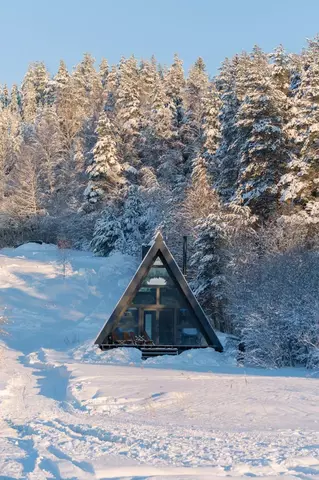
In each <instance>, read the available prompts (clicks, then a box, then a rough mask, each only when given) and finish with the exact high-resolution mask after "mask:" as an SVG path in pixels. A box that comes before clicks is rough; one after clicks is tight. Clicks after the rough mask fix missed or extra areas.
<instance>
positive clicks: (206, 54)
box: [0, 0, 319, 85]
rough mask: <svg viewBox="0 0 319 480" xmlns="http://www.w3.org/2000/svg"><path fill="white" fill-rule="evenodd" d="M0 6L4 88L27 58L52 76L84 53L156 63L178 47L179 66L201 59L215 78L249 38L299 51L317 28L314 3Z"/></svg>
mask: <svg viewBox="0 0 319 480" xmlns="http://www.w3.org/2000/svg"><path fill="white" fill-rule="evenodd" d="M0 8H1V10H0V14H1V20H2V21H1V28H0V42H1V45H2V58H1V62H0V83H4V82H7V83H8V84H9V85H11V84H12V83H14V82H17V83H19V82H21V80H22V78H23V75H24V73H25V71H26V69H27V67H28V64H29V63H31V62H33V61H37V60H39V61H40V60H42V61H44V62H45V63H46V65H47V66H48V68H49V70H50V72H51V73H54V72H55V71H56V69H57V66H58V63H59V60H60V58H63V59H64V60H65V61H66V63H67V65H68V67H69V68H70V69H71V68H72V67H73V66H74V65H75V64H76V63H78V62H79V61H80V60H81V57H82V54H83V53H84V52H90V53H92V54H93V55H94V57H95V58H96V59H97V61H98V62H99V61H100V59H101V57H102V56H105V57H106V58H107V59H108V60H109V62H110V63H117V62H118V61H119V59H120V57H121V56H129V55H131V54H134V55H135V56H136V57H138V58H148V57H150V56H151V55H152V54H154V55H155V56H156V58H157V59H158V60H159V61H160V62H161V63H163V64H169V63H170V62H171V60H172V57H173V54H174V52H177V53H178V54H179V55H180V56H181V57H182V59H183V60H184V65H185V69H186V70H187V69H188V68H189V66H190V65H191V64H192V63H193V62H194V61H195V60H196V58H197V57H198V56H202V57H203V58H204V60H205V62H206V65H207V69H208V71H209V73H210V74H211V75H214V74H215V73H216V72H217V69H218V67H219V66H220V63H221V62H222V60H223V59H224V58H225V57H226V56H229V57H230V56H232V55H234V54H235V53H237V52H240V51H242V50H251V48H252V47H253V45H254V44H255V43H257V44H259V45H260V46H261V47H262V48H264V49H265V50H267V51H270V50H272V49H273V48H274V47H275V46H276V45H278V44H280V43H283V44H284V46H285V47H286V49H287V50H288V51H294V52H298V51H300V50H301V49H302V48H303V47H304V46H305V45H306V38H307V37H308V38H309V37H310V38H311V37H313V36H315V35H316V34H317V33H318V31H319V22H318V20H319V0H303V1H301V0H157V1H155V0H85V1H83V0H64V1H63V0H52V1H49V0H14V1H11V2H10V1H8V0H0Z"/></svg>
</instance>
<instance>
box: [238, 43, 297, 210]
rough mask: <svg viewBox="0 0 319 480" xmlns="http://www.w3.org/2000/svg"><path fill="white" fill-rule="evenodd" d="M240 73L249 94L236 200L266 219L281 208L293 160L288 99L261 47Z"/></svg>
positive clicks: (243, 108)
mask: <svg viewBox="0 0 319 480" xmlns="http://www.w3.org/2000/svg"><path fill="white" fill-rule="evenodd" d="M247 71H248V72H249V74H248V75H247ZM240 74H241V76H242V78H240V79H239V81H240V84H241V88H242V89H243V90H244V91H245V94H244V98H243V101H242V103H241V105H240V107H239V110H238V113H237V116H236V120H237V121H236V127H237V129H238V133H239V143H240V151H239V154H240V169H239V174H238V178H237V192H236V200H237V202H239V203H240V204H244V205H247V206H249V207H250V208H251V209H252V211H253V213H256V214H258V215H259V216H260V217H261V218H262V219H265V218H268V217H269V215H271V214H272V213H274V212H275V211H276V209H277V208H278V201H279V185H278V184H279V181H280V177H281V175H282V173H283V172H284V171H285V169H286V166H287V164H288V162H289V159H290V154H289V150H288V140H287V137H286V135H285V132H284V123H285V122H284V120H285V110H286V96H285V94H284V93H283V92H282V91H281V90H279V89H278V88H276V85H275V84H274V81H273V78H272V77H271V74H270V67H269V63H268V58H267V56H266V55H265V54H264V53H263V52H262V51H261V50H260V49H259V48H258V47H255V48H254V50H253V53H252V55H251V56H250V58H248V59H247V64H246V65H245V69H243V70H241V71H240Z"/></svg>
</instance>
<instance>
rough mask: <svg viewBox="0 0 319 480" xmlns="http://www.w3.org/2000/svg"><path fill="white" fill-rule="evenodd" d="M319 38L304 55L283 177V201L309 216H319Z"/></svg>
mask: <svg viewBox="0 0 319 480" xmlns="http://www.w3.org/2000/svg"><path fill="white" fill-rule="evenodd" d="M318 59H319V37H316V38H315V39H314V40H312V41H309V46H308V48H307V50H306V51H305V52H304V53H303V56H302V70H301V74H300V82H299V84H298V88H297V90H296V92H295V95H294V97H293V100H292V102H293V103H292V115H291V116H292V118H291V120H290V122H289V125H288V127H287V131H288V134H289V136H290V141H291V147H292V149H293V154H294V156H293V158H292V161H291V162H290V163H289V165H288V168H287V172H286V173H285V174H284V175H283V176H282V179H281V185H282V199H283V201H285V202H288V203H290V204H291V203H292V204H293V205H294V206H295V207H297V208H299V209H306V210H308V211H309V213H310V217H312V216H314V218H315V217H316V218H317V217H318V208H317V207H316V204H317V203H318V198H319V186H318V177H319V162H318V145H319V67H318Z"/></svg>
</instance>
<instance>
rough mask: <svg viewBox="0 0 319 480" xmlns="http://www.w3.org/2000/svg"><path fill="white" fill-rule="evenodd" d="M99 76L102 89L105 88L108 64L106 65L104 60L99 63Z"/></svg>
mask: <svg viewBox="0 0 319 480" xmlns="http://www.w3.org/2000/svg"><path fill="white" fill-rule="evenodd" d="M99 74H100V80H101V84H102V87H103V88H105V87H106V85H107V77H108V74H109V64H108V63H107V60H106V59H105V58H103V59H102V61H101V63H100V70H99Z"/></svg>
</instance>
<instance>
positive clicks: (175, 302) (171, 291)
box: [160, 287, 183, 307]
mask: <svg viewBox="0 0 319 480" xmlns="http://www.w3.org/2000/svg"><path fill="white" fill-rule="evenodd" d="M160 304H161V305H167V306H168V307H178V306H181V305H182V304H183V301H182V298H181V294H180V292H179V290H178V289H177V287H175V288H174V287H164V288H161V290H160Z"/></svg>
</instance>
